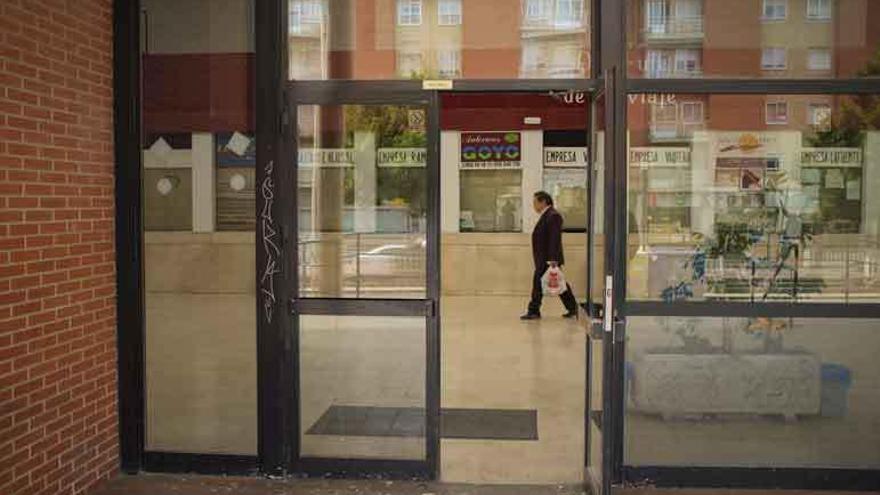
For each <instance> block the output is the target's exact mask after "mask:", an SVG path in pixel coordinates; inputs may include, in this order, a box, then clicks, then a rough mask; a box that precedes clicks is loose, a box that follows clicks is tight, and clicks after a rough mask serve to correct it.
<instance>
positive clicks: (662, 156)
mask: <svg viewBox="0 0 880 495" xmlns="http://www.w3.org/2000/svg"><path fill="white" fill-rule="evenodd" d="M629 164H630V166H631V167H642V168H649V167H688V166H690V164H691V149H690V148H667V147H651V148H630V150H629Z"/></svg>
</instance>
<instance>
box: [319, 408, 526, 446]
mask: <svg viewBox="0 0 880 495" xmlns="http://www.w3.org/2000/svg"><path fill="white" fill-rule="evenodd" d="M306 434H307V435H337V436H355V437H421V436H424V435H425V410H424V409H421V408H417V407H372V406H330V407H329V408H328V409H327V410H326V411H324V414H322V415H321V417H320V418H318V420H317V421H315V424H313V425H312V426H311V428H309V429H308V430H307V431H306ZM440 436H441V437H443V438H457V439H472V440H537V439H538V411H536V410H534V409H443V410H442V411H441V414H440Z"/></svg>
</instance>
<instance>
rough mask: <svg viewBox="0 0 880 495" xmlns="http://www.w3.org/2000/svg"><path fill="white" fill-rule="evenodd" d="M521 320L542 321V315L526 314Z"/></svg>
mask: <svg viewBox="0 0 880 495" xmlns="http://www.w3.org/2000/svg"><path fill="white" fill-rule="evenodd" d="M519 319H520V320H540V319H541V313H526V314H524V315H522V316H520V317H519Z"/></svg>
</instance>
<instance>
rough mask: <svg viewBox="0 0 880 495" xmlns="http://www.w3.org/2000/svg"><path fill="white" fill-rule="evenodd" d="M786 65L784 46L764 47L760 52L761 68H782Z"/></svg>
mask: <svg viewBox="0 0 880 495" xmlns="http://www.w3.org/2000/svg"><path fill="white" fill-rule="evenodd" d="M785 67H786V60H785V48H780V47H774V48H764V50H763V51H762V52H761V68H762V69H764V70H782V69H785Z"/></svg>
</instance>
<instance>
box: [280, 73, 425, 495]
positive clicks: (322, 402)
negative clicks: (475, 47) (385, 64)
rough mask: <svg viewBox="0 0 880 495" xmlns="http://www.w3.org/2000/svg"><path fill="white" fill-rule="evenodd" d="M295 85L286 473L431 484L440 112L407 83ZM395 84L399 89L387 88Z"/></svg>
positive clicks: (292, 96) (290, 95)
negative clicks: (291, 409)
mask: <svg viewBox="0 0 880 495" xmlns="http://www.w3.org/2000/svg"><path fill="white" fill-rule="evenodd" d="M349 86H352V87H351V88H347V89H350V90H351V91H350V92H348V91H345V89H346V88H343V89H342V90H340V89H339V87H338V86H336V85H333V84H330V85H328V84H327V83H294V84H292V86H291V87H290V89H289V91H288V98H289V101H290V102H292V104H291V106H290V118H291V122H292V124H295V125H292V126H291V133H292V134H293V135H292V136H290V141H291V143H290V144H291V153H290V155H291V158H292V160H293V163H294V169H295V184H292V187H294V189H295V191H296V201H295V203H296V215H295V219H294V220H293V221H294V223H295V226H294V228H293V229H292V232H293V235H294V236H295V237H296V242H295V243H294V245H295V246H296V254H295V255H294V256H295V259H296V263H295V264H296V268H297V269H296V270H295V278H296V281H295V283H294V289H293V290H294V294H293V296H292V299H293V301H292V312H293V321H294V325H293V328H292V330H291V331H292V332H293V333H294V336H293V337H294V338H293V339H292V341H293V345H292V351H291V352H292V362H293V368H294V369H293V381H294V383H293V384H292V386H293V387H294V390H295V393H294V396H295V402H296V416H297V419H296V421H295V423H296V424H295V425H294V429H295V430H296V438H295V439H294V440H293V445H294V449H293V450H294V452H293V453H292V456H291V457H292V461H293V466H292V467H293V470H294V471H297V472H303V473H308V474H322V475H324V474H334V473H335V474H340V473H345V474H357V473H359V472H360V473H366V474H370V473H374V474H377V475H390V476H418V477H425V478H432V477H435V476H436V471H437V468H436V465H437V464H436V461H437V450H438V438H439V435H438V429H439V427H438V424H439V364H438V363H439V361H438V356H439V349H438V346H439V344H438V328H439V326H438V321H437V302H438V299H437V296H438V286H439V285H438V284H439V275H438V270H437V266H438V261H439V260H438V250H437V239H438V237H437V232H438V227H439V213H438V211H437V209H436V207H435V205H436V204H437V202H438V200H439V197H438V194H439V191H438V187H437V186H438V185H439V180H438V179H437V176H438V174H439V170H438V162H437V158H436V157H437V152H436V150H437V145H436V137H434V136H436V132H435V133H432V132H430V127H431V126H432V125H436V124H435V121H436V112H435V110H434V108H435V104H434V102H433V96H432V94H431V93H429V92H426V91H422V90H421V88H420V87H418V86H414V85H413V84H411V83H408V82H403V83H392V84H388V83H383V84H382V85H381V87H378V86H375V85H370V84H359V83H352V84H349ZM390 86H394V87H393V88H392V87H390Z"/></svg>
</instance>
